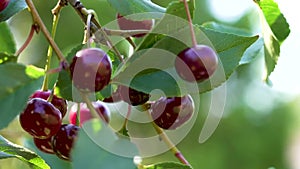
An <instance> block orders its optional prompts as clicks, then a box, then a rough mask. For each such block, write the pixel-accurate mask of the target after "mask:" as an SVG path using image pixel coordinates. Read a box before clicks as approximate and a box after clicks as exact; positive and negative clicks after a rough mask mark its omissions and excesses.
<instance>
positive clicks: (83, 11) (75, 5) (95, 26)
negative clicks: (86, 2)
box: [67, 0, 124, 62]
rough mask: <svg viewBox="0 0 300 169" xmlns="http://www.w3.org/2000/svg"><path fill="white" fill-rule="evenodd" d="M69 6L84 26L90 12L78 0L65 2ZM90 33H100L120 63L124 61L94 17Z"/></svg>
mask: <svg viewBox="0 0 300 169" xmlns="http://www.w3.org/2000/svg"><path fill="white" fill-rule="evenodd" d="M67 1H68V2H69V3H70V4H71V6H72V7H73V8H74V9H75V11H76V12H77V14H78V15H79V16H80V18H81V20H82V21H83V22H84V23H85V24H86V20H87V17H88V15H89V14H90V13H91V12H90V10H87V9H86V8H85V7H84V6H83V4H82V3H81V2H80V0H67ZM90 26H91V32H92V33H93V34H95V33H96V32H98V31H99V32H100V33H101V35H102V36H103V38H104V39H105V41H106V43H107V45H108V46H109V47H110V48H112V50H113V51H114V52H115V53H116V55H117V57H118V59H119V60H120V61H122V62H123V61H124V60H123V57H122V55H121V53H120V52H119V50H118V49H117V48H116V47H115V46H114V45H113V43H112V41H111V40H110V39H109V37H108V35H107V34H106V32H105V31H104V30H103V29H102V26H101V25H100V23H99V22H98V21H97V20H96V18H95V17H93V18H92V21H91V24H90Z"/></svg>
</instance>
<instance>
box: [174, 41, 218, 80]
mask: <svg viewBox="0 0 300 169" xmlns="http://www.w3.org/2000/svg"><path fill="white" fill-rule="evenodd" d="M217 66H218V56H217V54H216V52H215V51H214V50H213V49H212V48H210V47H209V46H206V45H197V46H194V47H192V48H186V49H184V50H183V51H181V52H180V53H179V54H178V57H177V58H176V60H175V69H176V71H177V73H178V75H179V76H180V77H181V78H182V79H184V80H186V81H189V82H194V81H198V82H201V81H203V80H206V79H208V78H209V77H210V76H211V75H212V74H213V73H214V72H215V70H216V69H217Z"/></svg>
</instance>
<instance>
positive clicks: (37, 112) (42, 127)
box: [20, 98, 62, 139]
mask: <svg viewBox="0 0 300 169" xmlns="http://www.w3.org/2000/svg"><path fill="white" fill-rule="evenodd" d="M61 122H62V116H61V113H60V111H59V110H58V109H57V108H55V107H54V106H53V105H52V104H51V103H49V102H47V101H46V100H44V99H40V98H33V99H31V100H29V101H28V103H27V106H26V108H25V109H24V111H23V112H22V113H21V114H20V124H21V126H22V128H23V129H24V130H25V131H27V132H28V133H29V134H30V135H32V136H33V137H36V138H39V139H46V138H49V137H51V136H53V135H54V134H55V133H56V132H57V131H58V130H59V128H60V126H61Z"/></svg>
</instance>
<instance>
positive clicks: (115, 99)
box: [102, 90, 121, 103]
mask: <svg viewBox="0 0 300 169" xmlns="http://www.w3.org/2000/svg"><path fill="white" fill-rule="evenodd" d="M102 101H103V102H105V103H116V102H119V101H121V96H120V94H119V92H118V90H117V91H115V92H113V93H112V95H111V96H110V97H107V98H104V99H103V100H102Z"/></svg>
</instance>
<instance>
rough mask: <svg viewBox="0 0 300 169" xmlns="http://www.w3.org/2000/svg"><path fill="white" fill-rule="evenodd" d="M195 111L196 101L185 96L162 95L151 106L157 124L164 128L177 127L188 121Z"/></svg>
mask: <svg viewBox="0 0 300 169" xmlns="http://www.w3.org/2000/svg"><path fill="white" fill-rule="evenodd" d="M193 112H194V102H193V100H192V98H191V97H190V96H189V95H187V96H183V97H167V98H166V97H162V98H160V99H159V100H157V101H156V102H155V103H154V104H153V105H152V106H151V115H152V118H153V120H154V122H155V124H156V125H158V126H159V127H161V128H163V129H169V130H170V129H176V128H178V127H180V126H181V125H183V124H184V123H185V122H186V121H188V120H189V119H190V118H191V117H192V115H193Z"/></svg>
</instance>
